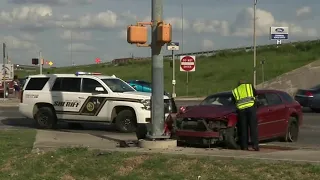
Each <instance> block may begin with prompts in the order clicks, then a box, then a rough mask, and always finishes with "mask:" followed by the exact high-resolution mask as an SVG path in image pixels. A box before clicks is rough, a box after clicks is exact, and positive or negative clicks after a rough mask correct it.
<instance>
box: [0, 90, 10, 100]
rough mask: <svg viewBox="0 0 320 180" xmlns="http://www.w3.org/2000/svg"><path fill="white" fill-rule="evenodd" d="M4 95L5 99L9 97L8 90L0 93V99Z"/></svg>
mask: <svg viewBox="0 0 320 180" xmlns="http://www.w3.org/2000/svg"><path fill="white" fill-rule="evenodd" d="M4 95H5V98H8V97H9V89H6V90H5V91H4V92H3V93H1V94H0V98H3V96H4Z"/></svg>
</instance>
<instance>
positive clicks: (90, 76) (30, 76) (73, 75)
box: [28, 74, 117, 79]
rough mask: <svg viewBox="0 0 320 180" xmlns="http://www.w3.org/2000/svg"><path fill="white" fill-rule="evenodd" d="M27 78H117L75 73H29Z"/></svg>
mask: <svg viewBox="0 0 320 180" xmlns="http://www.w3.org/2000/svg"><path fill="white" fill-rule="evenodd" d="M28 77H29V78H36V77H49V78H51V77H86V78H92V77H96V78H99V79H117V77H114V76H106V75H75V74H37V75H29V76H28Z"/></svg>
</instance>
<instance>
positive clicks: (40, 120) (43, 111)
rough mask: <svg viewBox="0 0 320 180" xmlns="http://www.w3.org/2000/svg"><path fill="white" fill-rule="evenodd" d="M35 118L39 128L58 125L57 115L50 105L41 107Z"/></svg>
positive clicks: (50, 127)
mask: <svg viewBox="0 0 320 180" xmlns="http://www.w3.org/2000/svg"><path fill="white" fill-rule="evenodd" d="M35 120H36V125H37V128H39V129H55V128H56V127H57V119H56V116H55V114H54V111H53V110H52V108H50V107H41V108H39V109H38V112H37V113H36V114H35Z"/></svg>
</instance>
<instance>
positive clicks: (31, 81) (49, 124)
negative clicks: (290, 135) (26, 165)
mask: <svg viewBox="0 0 320 180" xmlns="http://www.w3.org/2000/svg"><path fill="white" fill-rule="evenodd" d="M150 98H151V93H145V92H137V91H136V90H135V89H134V88H133V87H131V86H130V85H129V84H127V83H126V82H125V81H123V80H121V79H119V78H117V77H115V76H103V75H101V74H100V73H86V72H77V73H76V74H45V75H32V76H29V78H28V79H27V80H26V83H25V85H24V87H23V90H22V91H21V102H20V104H19V111H20V113H21V114H23V115H24V116H26V117H27V118H31V119H34V120H35V122H36V125H37V126H38V128H42V129H53V128H56V127H57V122H58V121H65V122H69V123H70V122H72V123H74V122H76V123H81V122H92V123H94V122H97V123H101V122H105V123H114V124H115V126H116V128H117V129H118V130H119V131H121V132H134V131H136V129H137V127H138V125H139V124H143V125H146V124H148V123H149V122H150V120H151V118H150V116H151V113H150ZM171 101H172V100H171V99H169V97H168V96H164V102H165V117H167V116H168V115H169V113H170V109H171ZM174 106H175V104H174Z"/></svg>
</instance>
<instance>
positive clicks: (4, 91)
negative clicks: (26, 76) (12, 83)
mask: <svg viewBox="0 0 320 180" xmlns="http://www.w3.org/2000/svg"><path fill="white" fill-rule="evenodd" d="M2 47H3V64H2V72H1V73H2V78H3V79H2V82H3V100H5V98H6V89H7V87H6V75H7V73H6V71H7V69H6V48H7V47H6V43H3V45H2Z"/></svg>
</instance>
